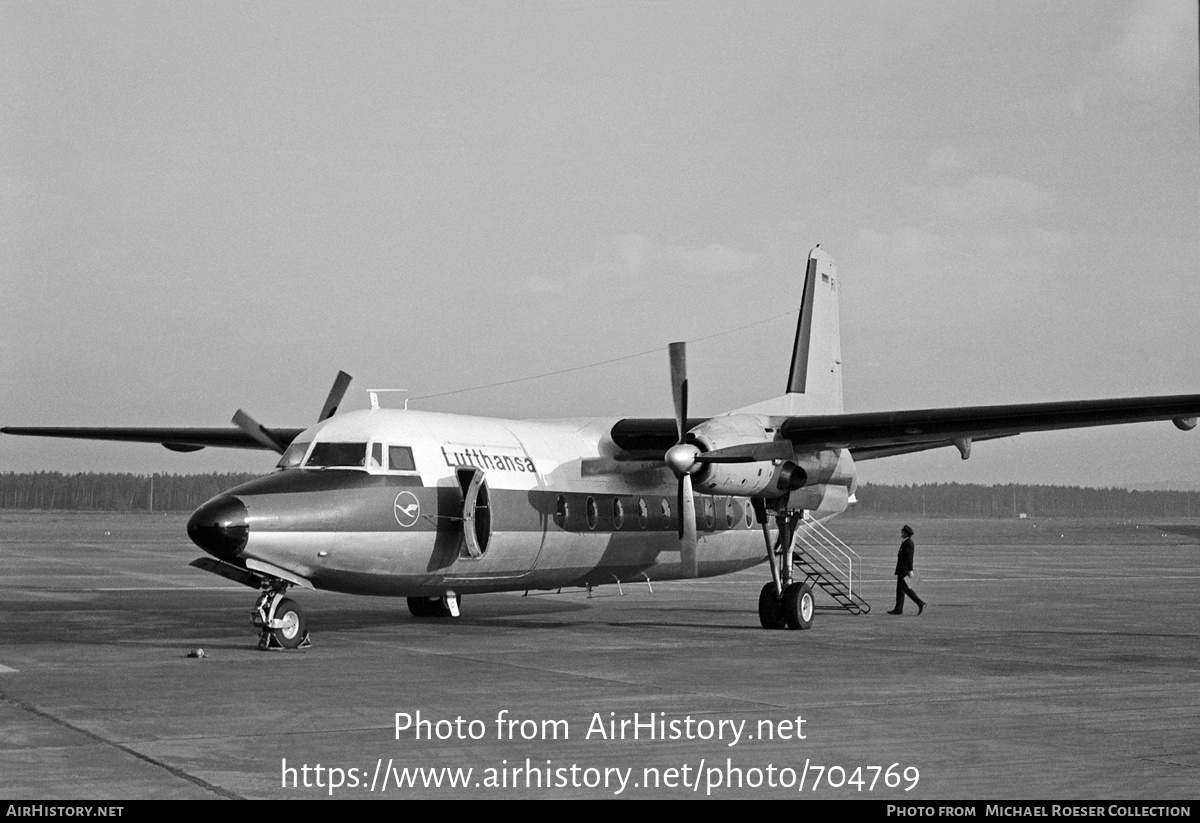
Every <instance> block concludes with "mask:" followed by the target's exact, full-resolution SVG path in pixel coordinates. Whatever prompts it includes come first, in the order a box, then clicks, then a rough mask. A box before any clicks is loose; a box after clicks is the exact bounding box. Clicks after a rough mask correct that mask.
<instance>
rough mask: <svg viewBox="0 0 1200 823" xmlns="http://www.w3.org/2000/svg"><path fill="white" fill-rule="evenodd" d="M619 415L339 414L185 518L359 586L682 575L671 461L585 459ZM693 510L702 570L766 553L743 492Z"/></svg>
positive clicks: (234, 553) (312, 578) (428, 591)
mask: <svg viewBox="0 0 1200 823" xmlns="http://www.w3.org/2000/svg"><path fill="white" fill-rule="evenodd" d="M614 422H615V421H614V420H612V419H586V420H558V421H518V420H500V419H495V418H483V417H468V416H462V415H451V414H440V413H434V412H424V411H408V410H404V411H401V410H395V409H371V410H366V411H356V412H346V413H342V414H339V415H336V416H334V417H331V418H330V419H328V420H326V421H324V422H322V423H320V424H318V425H317V426H314V427H313V428H311V429H308V430H307V431H305V432H303V433H302V434H301V435H299V436H298V437H297V438H296V439H295V440H294V441H293V443H292V445H291V447H290V448H289V449H288V451H287V453H286V454H285V455H284V458H283V460H281V461H280V465H281V468H280V469H279V470H278V471H276V472H275V473H273V474H270V475H267V476H264V477H261V478H257V479H255V480H252V481H250V482H248V483H245V484H243V485H241V486H238V487H236V488H233V489H230V490H229V491H228V492H226V493H225V494H224V495H222V496H220V497H218V498H215V499H214V500H213V501H209V503H207V504H205V506H204V507H201V509H199V510H198V511H197V513H196V514H195V515H193V519H192V520H193V524H197V523H199V522H200V521H202V520H204V518H205V516H207V517H208V519H209V520H220V519H221V518H222V517H223V518H224V519H225V521H226V526H230V525H232V527H233V528H232V532H231V529H230V528H224V529H223V530H222V531H221V532H220V534H221V535H222V536H223V537H224V538H226V539H223V540H214V539H212V537H211V532H210V533H209V534H208V536H205V532H204V529H203V528H197V529H193V528H192V525H193V524H190V525H189V533H190V534H192V537H193V540H196V542H197V543H198V544H199V545H201V547H202V548H204V549H205V550H206V551H208V552H209V553H211V554H213V555H214V556H216V557H218V558H219V559H221V560H224V561H226V562H229V563H232V564H234V565H238V566H241V567H243V568H250V569H252V570H255V571H258V572H262V573H267V574H275V575H276V576H279V577H283V578H284V579H288V578H296V579H299V581H300V582H306V583H308V584H311V585H312V586H313V587H314V588H319V589H329V590H333V591H341V592H350V593H357V594H374V595H393V596H407V597H415V596H422V595H430V596H433V595H437V594H441V593H443V592H445V591H448V590H453V591H455V592H457V593H460V594H461V593H465V592H494V591H506V590H524V589H555V588H560V587H567V586H587V585H599V584H604V583H615V582H626V581H636V580H668V579H674V578H678V577H681V576H682V574H681V567H680V543H679V534H678V530H679V511H678V509H679V506H678V503H677V489H678V485H677V481H676V479H675V477H674V476H673V475H672V474H671V472H670V471H669V470H668V469H667V468H666V467H665V466H663V465H662V464H650V465H647V466H645V467H643V468H637V467H632V470H631V468H630V467H625V468H623V469H622V470H619V471H612V472H605V471H600V472H596V471H588V470H587V469H586V468H585V467H586V466H587V465H588V463H589V462H591V463H592V464H593V465H594V464H595V463H597V462H598V459H601V458H609V457H611V456H612V455H613V454H614V453H615V452H616V451H617V447H616V446H615V444H613V442H612V441H611V439H609V437H608V432H609V431H610V429H611V428H612V425H613V423H614ZM231 512H236V515H231V514H230V513H231ZM214 513H215V514H214ZM696 515H697V516H696V519H697V527H698V533H699V547H698V552H697V554H698V558H699V564H698V566H699V569H698V570H699V575H700V576H702V577H708V576H714V575H719V574H727V573H729V572H733V571H737V570H739V569H743V568H747V567H749V566H753V565H755V564H757V563H760V562H762V561H763V560H764V559H765V558H766V556H767V555H766V550H765V546H764V542H763V536H762V532H761V531H760V526H759V525H758V523H757V522H756V520H755V516H754V512H753V509H752V506H751V503H750V501H749V500H748V499H747V498H745V497H740V498H739V497H735V496H712V495H704V494H697V495H696ZM234 521H236V522H234ZM243 527H244V528H243ZM231 533H232V534H233V539H230V538H229V535H230V534H231Z"/></svg>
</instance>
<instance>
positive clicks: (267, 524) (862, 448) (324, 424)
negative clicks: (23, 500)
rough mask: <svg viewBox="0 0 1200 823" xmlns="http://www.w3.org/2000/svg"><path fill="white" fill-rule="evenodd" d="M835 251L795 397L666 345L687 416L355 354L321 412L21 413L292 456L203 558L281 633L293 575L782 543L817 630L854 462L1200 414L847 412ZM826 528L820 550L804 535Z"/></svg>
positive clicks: (826, 264)
mask: <svg viewBox="0 0 1200 823" xmlns="http://www.w3.org/2000/svg"><path fill="white" fill-rule="evenodd" d="M839 291H840V287H839V283H838V274H837V269H836V267H835V265H834V262H833V260H832V258H831V257H830V256H829V255H828V254H827V253H826V252H825V251H824V250H822V249H821V248H820V246H817V247H816V248H814V249H813V250H812V252H811V253H810V254H809V257H808V262H807V266H806V268H805V272H804V280H803V285H802V289H801V299H800V311H799V320H798V323H797V328H796V335H795V340H794V344H793V349H792V358H791V363H790V370H789V374H788V378H787V382H786V384H785V391H784V393H783V394H782V395H780V396H778V397H774V398H772V399H769V400H766V401H764V402H761V403H756V404H754V405H751V406H747V407H744V408H740V409H735V410H733V411H730V412H728V413H726V414H722V415H718V416H715V417H708V418H696V417H689V416H688V378H687V365H686V358H687V355H686V348H685V345H684V344H683V343H672V344H670V345H669V346H668V359H669V362H670V380H671V393H672V399H673V403H674V417H673V418H620V419H612V418H595V419H576V420H507V419H496V418H486V417H472V416H466V415H458V414H445V413H438V412H429V411H420V410H408V409H388V408H381V407H380V406H379V403H378V397H377V396H376V395H374V394H372V395H371V408H369V409H365V410H360V411H349V412H342V413H340V414H339V413H337V412H338V406H339V405H340V404H341V402H342V399H343V397H344V395H345V392H346V390H347V387H348V385H349V383H350V379H351V378H350V376H349V375H347V374H346V373H345V372H339V373H338V375H337V378H336V380H335V381H334V384H333V387H332V389H331V390H330V392H329V395H328V397H327V399H326V401H325V404H324V405H323V407H322V408H321V411H320V413H319V415H318V416H317V422H316V424H315V425H312V426H310V427H308V428H268V427H267V426H264V425H262V424H261V423H259V422H258V421H257V420H255V419H254V418H253V417H251V416H250V415H249V414H248V413H246V412H245V411H244V410H242V409H238V411H237V413H236V414H235V415H234V416H233V420H232V422H233V424H234V427H232V428H230V427H225V428H179V427H175V428H100V427H4V428H0V432H3V433H5V434H10V435H33V436H42V437H69V438H85V439H96V440H117V441H126V442H145V443H159V444H161V445H163V446H165V447H166V448H168V449H171V450H174V451H181V452H190V451H196V450H199V449H202V448H206V447H220V448H240V449H262V450H267V451H274V452H276V453H278V454H280V455H281V457H280V459H279V462H278V464H277V466H276V471H274V472H273V473H271V474H267V475H265V476H262V477H259V478H256V479H253V480H251V481H249V482H246V483H243V484H241V485H239V486H236V487H234V488H232V489H229V490H228V491H226V492H224V493H222V494H220V495H218V496H217V497H214V498H213V499H212V500H209V501H208V502H206V503H204V504H203V505H202V506H200V508H198V509H197V510H196V511H195V512H194V513H193V514H192V515H191V518H190V519H189V521H188V524H187V532H188V536H189V537H190V538H191V540H192V541H193V542H194V543H195V544H196V545H197V546H199V547H200V548H201V549H203V550H204V551H205V552H207V554H208V556H206V557H201V558H200V559H198V560H195V561H194V562H193V563H192V564H191V565H193V566H195V567H197V568H199V569H203V570H205V571H208V572H212V573H215V574H218V575H221V576H223V577H226V578H228V579H231V580H234V581H237V582H239V583H241V584H244V585H246V586H248V587H250V588H252V589H255V590H257V591H258V592H259V596H258V599H257V601H256V603H255V605H254V609H253V611H252V613H251V614H252V618H251V620H252V623H253V624H254V625H255V626H256V627H257V628H258V630H259V643H258V646H259V648H261V649H279V648H282V649H294V648H300V647H306V646H308V645H310V643H311V641H310V637H309V632H308V630H307V624H306V620H305V617H304V614H303V612H302V610H301V609H300V606H299V605H298V604H297V603H296V602H295V601H294V600H293V599H292V598H290V597H287V596H285V595H286V594H287V593H288V590H289V589H292V588H300V589H324V590H330V591H337V592H346V593H352V594H366V595H388V596H397V597H405V598H407V601H408V608H409V611H410V612H411V613H412V614H413V616H415V617H439V616H440V617H457V616H458V615H459V614H460V608H459V606H460V598H461V597H462V596H463V595H464V594H476V593H485V592H503V591H525V592H530V591H547V590H549V591H553V590H556V589H558V590H561V589H563V588H568V587H586V588H587V589H588V590H589V591H590V590H591V589H592V587H594V586H599V585H604V584H613V583H615V584H617V585H618V586H620V585H621V584H622V583H625V582H631V581H645V582H646V583H648V584H649V583H650V582H651V581H652V580H654V581H662V580H678V579H689V578H697V577H715V576H717V575H723V574H729V573H731V572H736V571H739V570H742V569H746V568H749V567H752V566H756V565H758V564H760V563H763V562H764V561H765V562H766V563H767V566H768V568H769V571H770V579H769V580H768V581H766V582H765V584H764V586H763V588H762V591H761V592H760V594H759V600H758V613H759V622H760V624H761V625H762V627H763V628H765V629H785V628H786V629H807V628H809V627H811V626H812V623H813V616H814V587H817V588H821V589H823V590H824V591H825V592H827V593H828V594H829V595H830V596H831V597H832V598H833V599H834V600H835V602H836V603H837V604H839V605H841V606H842V607H844V608H847V609H849V610H850V611H852V612H855V613H862V612H865V611H868V610H869V608H870V607H869V605H868V604H866V603H865V601H863V600H862V598H861V594H860V593H859V592H855V591H854V585H855V582H854V581H855V570H854V568H853V558H852V557H850V556H849V555H846V558H847V559H846V562H845V563H844V564H843V563H842V562H841V561H840V560H839V559H838V556H837V554H836V550H832V551H824V552H823V551H822V549H821V545H822V544H820V543H819V542H818V545H816V546H815V547H814V546H812V544H811V543H810V542H809V538H811V537H819V533H820V532H821V530H823V529H824V524H825V523H826V522H827V521H828V520H829V519H830V518H832V517H834V516H836V515H837V514H839V513H841V512H844V511H845V510H846V509H847V507H848V506H849V505H850V504H851V503H853V502H854V500H855V498H854V495H855V491H856V488H857V486H858V477H857V471H856V463H858V462H861V461H864V460H874V459H879V458H884V457H890V456H895V455H901V454H910V453H914V452H919V451H924V450H927V449H936V448H949V447H953V448H956V449H958V451H959V453H960V455H961V457H962V458H963V459H967V458H968V457H969V456H970V454H971V446H972V444H973V443H974V442H977V441H986V440H992V439H996V438H1001V437H1011V436H1013V435H1017V434H1020V433H1024V432H1036V431H1047V430H1052V429H1067V428H1078V427H1088V426H1102V425H1111V424H1123V423H1138V422H1147V421H1159V420H1161V421H1166V420H1170V421H1172V422H1173V423H1174V424H1175V426H1176V427H1177V428H1179V429H1181V430H1184V431H1186V430H1190V429H1192V428H1195V426H1196V422H1197V417H1198V416H1200V394H1192V395H1176V396H1157V397H1134V398H1114V399H1105V400H1085V401H1058V402H1043V403H1027V404H1019V405H992V406H970V407H959V408H939V409H920V410H908V411H881V412H858V413H846V412H844V410H843V408H842V361H841V339H840V330H839V322H838V303H839V300H838V293H839ZM806 546H808V548H806Z"/></svg>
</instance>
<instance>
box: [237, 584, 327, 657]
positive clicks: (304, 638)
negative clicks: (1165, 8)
mask: <svg viewBox="0 0 1200 823" xmlns="http://www.w3.org/2000/svg"><path fill="white" fill-rule="evenodd" d="M265 585H266V588H264V589H263V593H262V594H260V595H259V596H258V601H257V602H256V603H255V604H254V610H253V611H252V612H250V622H251V623H253V624H254V625H255V626H257V627H258V628H259V630H260V632H259V635H258V648H259V650H260V651H268V650H271V649H307V648H309V647H310V646H312V641H311V640H309V638H308V629H307V627H306V624H305V621H304V612H303V611H301V609H300V604H299V603H297V602H296V601H295V600H292V599H291V598H288V597H284V596H283V595H284V593H285V592H286V591H287V587H288V584H287V583H284V582H282V581H276V582H272V583H271V584H265Z"/></svg>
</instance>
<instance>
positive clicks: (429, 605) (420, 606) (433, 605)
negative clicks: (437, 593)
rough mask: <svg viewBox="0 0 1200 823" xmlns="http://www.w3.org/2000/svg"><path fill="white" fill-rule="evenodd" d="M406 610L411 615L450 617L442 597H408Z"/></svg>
mask: <svg viewBox="0 0 1200 823" xmlns="http://www.w3.org/2000/svg"><path fill="white" fill-rule="evenodd" d="M408 611H409V613H410V614H411V615H412V616H413V617H450V607H449V606H448V605H446V598H444V597H410V598H408Z"/></svg>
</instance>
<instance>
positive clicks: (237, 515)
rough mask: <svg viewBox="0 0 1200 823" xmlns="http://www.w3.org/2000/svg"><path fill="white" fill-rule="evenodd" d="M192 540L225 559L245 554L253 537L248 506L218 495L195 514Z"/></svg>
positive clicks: (190, 532)
mask: <svg viewBox="0 0 1200 823" xmlns="http://www.w3.org/2000/svg"><path fill="white" fill-rule="evenodd" d="M187 532H188V537H190V538H191V539H192V542H193V543H195V544H196V545H197V546H199V547H200V548H202V549H204V550H205V551H206V552H208V553H209V554H211V555H212V556H213V557H219V558H221V559H222V560H232V559H233V558H235V557H237V556H238V555H239V554H241V553H242V549H244V548H245V547H246V541H247V540H248V539H249V537H250V524H249V522H248V518H247V514H246V507H245V505H243V503H242V501H241V500H238V499H237V498H236V497H232V496H230V495H228V494H222V495H218V496H217V497H214V498H213V499H212V500H209V501H208V502H207V503H205V504H204V505H203V506H201V507H200V508H198V509H196V511H194V512H193V513H192V517H191V519H190V520H188V525H187Z"/></svg>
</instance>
